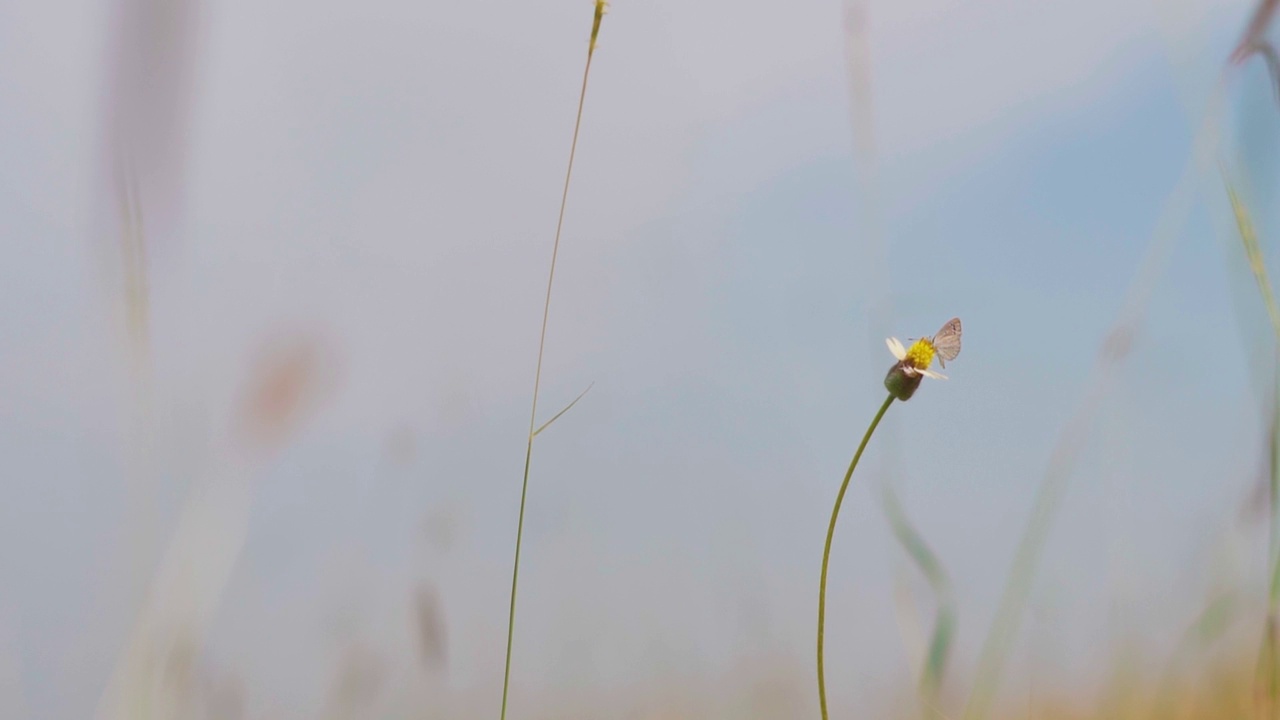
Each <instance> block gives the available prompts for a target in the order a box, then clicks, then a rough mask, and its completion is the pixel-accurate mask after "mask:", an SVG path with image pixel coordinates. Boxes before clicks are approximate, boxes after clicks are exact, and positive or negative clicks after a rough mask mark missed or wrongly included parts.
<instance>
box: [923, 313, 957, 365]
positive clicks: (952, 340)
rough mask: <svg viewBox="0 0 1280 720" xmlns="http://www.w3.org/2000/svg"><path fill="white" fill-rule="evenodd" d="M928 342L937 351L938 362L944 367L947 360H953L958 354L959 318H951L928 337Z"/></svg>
mask: <svg viewBox="0 0 1280 720" xmlns="http://www.w3.org/2000/svg"><path fill="white" fill-rule="evenodd" d="M929 344H930V345H932V346H933V350H934V352H936V353H938V364H939V365H941V366H942V367H944V368H945V367H946V366H947V363H946V361H947V360H955V359H956V356H957V355H959V354H960V318H951V319H950V320H948V321H947V323H946V324H945V325H943V326H942V329H941V330H939V331H938V332H937V333H935V334H934V336H933V337H932V338H929Z"/></svg>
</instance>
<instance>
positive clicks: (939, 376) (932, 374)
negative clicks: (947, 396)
mask: <svg viewBox="0 0 1280 720" xmlns="http://www.w3.org/2000/svg"><path fill="white" fill-rule="evenodd" d="M919 372H920V374H921V375H923V376H925V377H929V378H933V379H934V380H946V379H947V376H946V375H943V374H941V373H936V372H934V371H932V370H921V371H919Z"/></svg>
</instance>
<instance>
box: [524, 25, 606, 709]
mask: <svg viewBox="0 0 1280 720" xmlns="http://www.w3.org/2000/svg"><path fill="white" fill-rule="evenodd" d="M605 6H606V3H605V0H596V3H595V15H594V18H593V20H592V22H591V41H590V43H589V44H588V45H587V62H586V66H585V67H584V68H583V71H582V90H581V92H579V94H578V112H577V115H576V117H575V119H574V123H573V140H572V141H571V142H570V144H569V164H568V168H567V169H566V170H565V174H564V189H563V191H562V192H561V194H560V214H559V217H558V219H557V220H556V237H555V242H554V243H553V244H552V246H551V268H550V270H549V271H548V272H547V295H546V299H545V300H544V301H543V304H542V330H541V332H539V334H538V363H537V369H536V370H535V371H534V374H533V402H532V407H531V409H530V410H529V437H528V440H527V444H526V445H525V453H524V478H523V480H522V481H521V484H520V516H519V520H518V521H517V522H516V550H515V560H514V561H513V562H512V569H511V601H510V604H509V606H508V610H507V653H506V660H505V661H504V664H503V670H502V712H501V714H500V715H499V717H500V718H502V720H506V717H507V699H508V696H509V694H510V689H511V647H512V640H513V639H514V637H515V628H516V595H517V590H518V589H519V585H520V543H521V540H522V539H523V537H524V508H525V501H526V500H527V498H528V495H529V466H530V463H531V462H532V460H533V439H534V437H536V436H537V435H538V433H540V432H541V431H542V430H544V429H545V428H546V426H547V425H550V424H551V423H552V422H555V420H556V419H557V418H559V417H560V416H561V415H563V414H564V413H565V412H566V411H567V410H568V409H569V408H570V407H573V405H574V404H575V403H577V402H578V400H579V399H581V397H582V396H581V395H579V396H578V398H577V399H575V400H574V401H573V402H572V403H569V406H568V407H566V408H565V409H564V410H561V411H560V412H559V413H556V415H555V417H553V418H551V420H548V421H547V422H546V423H545V424H544V425H543V426H542V427H538V424H537V423H538V391H539V389H540V388H541V385H542V356H543V350H544V349H545V348H546V344H547V318H548V317H549V316H550V314H551V290H552V288H553V287H554V286H555V279H556V258H557V257H558V256H559V254H560V233H561V231H562V230H563V229H564V210H565V206H566V205H567V204H568V202H569V182H570V180H571V179H572V178H573V158H574V155H575V154H576V153H577V150H578V132H579V130H580V129H581V127H582V108H583V106H584V105H585V104H586V101H587V80H588V79H589V78H590V77H591V58H592V56H594V55H595V51H596V38H597V37H599V35H600V21H601V20H602V19H603V18H604V12H605ZM588 389H590V388H588ZM584 394H585V391H584Z"/></svg>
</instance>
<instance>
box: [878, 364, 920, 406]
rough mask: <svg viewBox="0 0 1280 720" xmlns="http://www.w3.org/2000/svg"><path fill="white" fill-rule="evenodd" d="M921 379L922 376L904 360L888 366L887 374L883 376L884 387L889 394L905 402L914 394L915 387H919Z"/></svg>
mask: <svg viewBox="0 0 1280 720" xmlns="http://www.w3.org/2000/svg"><path fill="white" fill-rule="evenodd" d="M922 379H923V376H922V375H920V373H918V372H916V370H915V369H914V368H910V367H909V366H908V365H907V363H906V361H902V362H897V363H894V365H893V367H891V368H889V374H888V375H885V376H884V387H885V389H886V390H888V391H889V394H890V395H893V396H894V397H895V398H897V399H899V400H902V401H903V402H906V401H907V400H910V399H911V396H912V395H914V394H915V392H916V388H918V387H920V380H922Z"/></svg>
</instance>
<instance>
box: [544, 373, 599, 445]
mask: <svg viewBox="0 0 1280 720" xmlns="http://www.w3.org/2000/svg"><path fill="white" fill-rule="evenodd" d="M595 385H596V384H595V383H591V384H590V385H588V386H587V389H586V390H583V391H582V392H581V393H579V394H578V397H576V398H574V399H573V402H571V403H569V404H568V405H565V406H564V409H563V410H561V411H560V412H558V413H556V414H555V415H554V416H552V418H551V419H550V420H548V421H546V422H544V423H542V424H541V425H539V426H538V429H537V430H534V431H533V436H534V437H538V434H539V433H541V432H542V431H543V430H546V429H547V428H548V427H550V426H551V423H553V422H555V421H556V420H559V419H560V416H561V415H563V414H565V413H567V412H569V409H570V408H572V407H573V406H574V405H577V404H578V401H579V400H581V399H582V398H583V396H585V395H586V394H587V393H589V392H591V388H593V387H595Z"/></svg>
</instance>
